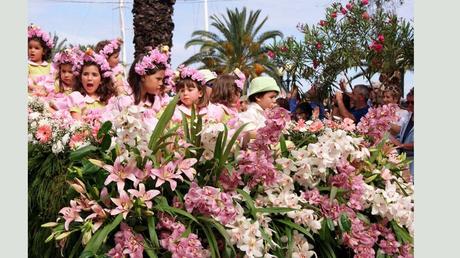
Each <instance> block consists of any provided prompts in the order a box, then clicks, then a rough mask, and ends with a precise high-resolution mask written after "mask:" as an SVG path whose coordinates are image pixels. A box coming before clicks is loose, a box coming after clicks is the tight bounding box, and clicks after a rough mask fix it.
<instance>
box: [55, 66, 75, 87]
mask: <svg viewBox="0 0 460 258" xmlns="http://www.w3.org/2000/svg"><path fill="white" fill-rule="evenodd" d="M62 65H70V66H72V64H71V63H62V64H59V69H58V72H57V74H56V77H55V79H56V80H57V81H58V82H59V92H61V93H62V92H64V85H63V82H62V79H61V66H62ZM74 76H75V75H74ZM75 81H76V80H73V84H72V85H70V87H71V88H72V89H74V88H75Z"/></svg>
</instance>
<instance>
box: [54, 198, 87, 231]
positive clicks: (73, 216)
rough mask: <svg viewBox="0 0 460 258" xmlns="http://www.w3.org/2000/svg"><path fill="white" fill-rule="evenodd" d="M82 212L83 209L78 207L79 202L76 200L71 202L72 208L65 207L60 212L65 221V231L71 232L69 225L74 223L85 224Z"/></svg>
mask: <svg viewBox="0 0 460 258" xmlns="http://www.w3.org/2000/svg"><path fill="white" fill-rule="evenodd" d="M80 211H81V209H80V208H79V207H78V206H77V202H76V201H74V200H72V201H70V207H64V208H62V209H61V210H60V211H59V213H61V214H62V215H63V216H64V219H65V224H64V228H65V230H69V225H70V222H72V221H78V222H83V218H82V217H80Z"/></svg>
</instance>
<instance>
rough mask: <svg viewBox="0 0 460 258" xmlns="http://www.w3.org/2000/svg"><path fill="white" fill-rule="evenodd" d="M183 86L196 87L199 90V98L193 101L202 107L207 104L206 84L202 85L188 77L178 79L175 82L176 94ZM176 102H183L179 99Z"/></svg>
mask: <svg viewBox="0 0 460 258" xmlns="http://www.w3.org/2000/svg"><path fill="white" fill-rule="evenodd" d="M185 87H187V88H188V89H190V88H197V89H198V90H199V91H200V92H201V98H200V99H199V100H198V101H197V103H195V104H196V106H197V107H198V108H203V107H206V106H207V105H208V96H207V95H206V86H203V85H201V84H200V83H197V82H196V81H194V80H192V79H190V78H185V79H180V80H179V81H178V82H177V83H176V92H177V94H179V92H180V90H181V89H182V88H185ZM178 104H183V103H182V102H181V101H180V100H179V103H178Z"/></svg>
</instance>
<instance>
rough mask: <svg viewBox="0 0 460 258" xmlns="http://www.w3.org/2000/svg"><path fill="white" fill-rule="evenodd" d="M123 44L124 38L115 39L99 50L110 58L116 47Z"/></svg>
mask: <svg viewBox="0 0 460 258" xmlns="http://www.w3.org/2000/svg"><path fill="white" fill-rule="evenodd" d="M121 44H123V40H122V39H120V38H117V39H114V40H112V41H110V42H109V43H108V44H107V45H105V46H104V48H102V49H101V50H100V51H99V54H100V55H103V56H105V58H108V57H109V56H110V55H111V54H113V52H114V51H115V50H116V49H119V48H120V46H121Z"/></svg>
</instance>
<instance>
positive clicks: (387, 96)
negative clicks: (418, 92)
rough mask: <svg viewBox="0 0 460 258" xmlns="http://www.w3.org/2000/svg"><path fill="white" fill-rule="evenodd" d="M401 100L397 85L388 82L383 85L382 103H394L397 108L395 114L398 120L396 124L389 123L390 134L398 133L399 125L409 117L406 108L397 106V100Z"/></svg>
mask: <svg viewBox="0 0 460 258" xmlns="http://www.w3.org/2000/svg"><path fill="white" fill-rule="evenodd" d="M400 100H401V90H400V88H399V86H398V85H395V84H389V85H388V86H387V87H385V90H384V92H383V104H385V105H388V104H396V105H398V110H397V111H396V114H397V115H398V117H399V120H398V122H397V123H396V124H393V125H391V130H390V132H391V134H393V135H398V134H399V132H400V131H401V126H402V125H403V124H404V123H406V120H408V119H409V118H410V113H409V112H408V111H407V110H404V109H402V108H401V107H400V106H399V102H400Z"/></svg>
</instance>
